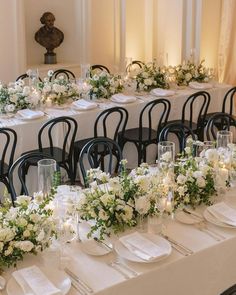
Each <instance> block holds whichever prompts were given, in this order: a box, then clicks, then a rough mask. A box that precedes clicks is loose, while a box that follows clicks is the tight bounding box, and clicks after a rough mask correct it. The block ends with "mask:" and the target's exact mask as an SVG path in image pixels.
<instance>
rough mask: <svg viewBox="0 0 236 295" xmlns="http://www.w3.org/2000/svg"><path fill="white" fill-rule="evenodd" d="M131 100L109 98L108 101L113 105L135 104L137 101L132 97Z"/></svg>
mask: <svg viewBox="0 0 236 295" xmlns="http://www.w3.org/2000/svg"><path fill="white" fill-rule="evenodd" d="M132 98H133V99H132V100H128V99H127V100H125V99H124V100H122V99H121V100H119V99H116V98H114V97H111V98H110V100H111V101H113V102H114V103H118V104H129V103H133V102H136V100H137V98H136V97H134V96H132Z"/></svg>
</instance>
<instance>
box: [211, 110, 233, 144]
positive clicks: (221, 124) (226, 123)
mask: <svg viewBox="0 0 236 295" xmlns="http://www.w3.org/2000/svg"><path fill="white" fill-rule="evenodd" d="M231 127H233V128H234V129H235V128H236V120H235V118H234V117H233V116H232V115H229V114H226V113H215V114H214V115H213V116H212V117H211V118H209V120H208V122H207V125H206V137H207V140H216V138H217V131H220V130H231Z"/></svg>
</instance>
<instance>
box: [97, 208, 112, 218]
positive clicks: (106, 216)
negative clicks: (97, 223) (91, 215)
mask: <svg viewBox="0 0 236 295" xmlns="http://www.w3.org/2000/svg"><path fill="white" fill-rule="evenodd" d="M98 217H99V218H100V219H102V220H108V219H109V216H108V215H107V213H106V212H105V211H104V210H103V209H102V210H100V211H99V213H98Z"/></svg>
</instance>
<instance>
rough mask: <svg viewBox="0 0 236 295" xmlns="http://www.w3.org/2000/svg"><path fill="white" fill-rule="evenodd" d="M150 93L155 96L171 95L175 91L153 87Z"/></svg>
mask: <svg viewBox="0 0 236 295" xmlns="http://www.w3.org/2000/svg"><path fill="white" fill-rule="evenodd" d="M150 94H152V95H156V96H172V95H175V91H174V90H168V89H162V88H155V89H152V90H151V91H150Z"/></svg>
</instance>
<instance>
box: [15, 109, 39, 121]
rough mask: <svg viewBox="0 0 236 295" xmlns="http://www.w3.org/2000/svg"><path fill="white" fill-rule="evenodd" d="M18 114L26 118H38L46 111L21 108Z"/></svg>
mask: <svg viewBox="0 0 236 295" xmlns="http://www.w3.org/2000/svg"><path fill="white" fill-rule="evenodd" d="M17 114H18V115H20V116H21V117H23V118H25V119H37V118H40V117H43V116H44V113H43V112H42V111H35V110H30V109H24V110H19V111H18V112H17Z"/></svg>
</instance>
